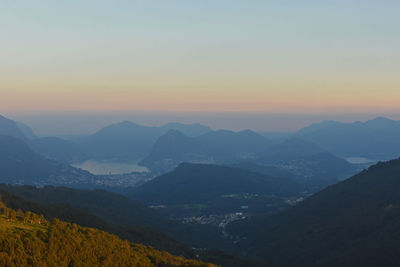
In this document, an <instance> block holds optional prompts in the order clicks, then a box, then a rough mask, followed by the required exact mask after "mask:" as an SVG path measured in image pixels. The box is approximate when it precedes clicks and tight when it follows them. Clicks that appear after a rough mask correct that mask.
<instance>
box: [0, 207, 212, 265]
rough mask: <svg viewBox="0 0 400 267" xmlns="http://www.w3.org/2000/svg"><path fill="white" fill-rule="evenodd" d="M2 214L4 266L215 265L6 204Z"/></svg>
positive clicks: (0, 231) (0, 259)
mask: <svg viewBox="0 0 400 267" xmlns="http://www.w3.org/2000/svg"><path fill="white" fill-rule="evenodd" d="M0 212H1V215H0V266H7V267H14V266H15V267H17V266H18V267H19V266H43V267H52V266H54V267H56V266H57V267H58V266H65V267H70V266H143V267H153V266H157V267H161V266H162V267H173V266H204V267H213V266H215V265H213V264H208V263H203V262H199V261H196V260H188V259H185V258H183V257H180V256H173V255H171V254H169V253H167V252H161V251H158V250H155V249H153V248H152V247H148V246H144V245H139V244H135V243H130V242H128V241H123V240H121V239H119V238H118V237H116V236H114V235H112V234H109V233H106V232H103V231H100V230H98V229H94V228H87V227H81V226H79V225H77V224H74V223H66V222H63V221H60V220H59V219H53V220H52V222H48V221H46V220H45V219H44V218H43V216H41V215H37V214H35V213H32V212H22V211H14V210H12V209H9V208H8V207H6V206H5V205H4V204H3V203H2V202H0Z"/></svg>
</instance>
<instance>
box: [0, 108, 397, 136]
mask: <svg viewBox="0 0 400 267" xmlns="http://www.w3.org/2000/svg"><path fill="white" fill-rule="evenodd" d="M3 115H6V116H7V117H9V118H11V119H14V120H18V121H21V122H24V123H27V124H28V125H30V126H31V127H32V128H33V130H34V131H35V132H36V133H37V134H39V135H42V136H43V135H65V134H90V133H94V132H96V131H97V130H99V129H100V128H102V127H104V126H106V125H109V124H112V123H116V122H120V121H124V120H130V121H133V122H136V123H139V124H143V125H151V126H159V125H162V124H165V123H168V122H182V123H202V124H205V125H207V126H210V127H212V128H214V129H231V130H242V129H253V130H256V131H295V130H298V129H300V128H302V127H304V126H307V125H309V124H311V123H314V122H320V121H323V120H338V121H343V122H353V121H357V120H362V121H364V120H369V119H373V118H375V117H377V116H385V117H388V118H391V119H395V120H400V112H399V113H392V114H384V113H373V114H370V113H323V112H321V113H312V114H310V113H308V114H307V113H280V114H279V113H222V112H220V113H212V112H208V113H207V112H156V111H154V112H149V111H147V112H144V111H142V112H138V111H136V112H133V111H132V112H122V111H120V112H106V111H99V112H43V113H35V112H30V113H21V112H19V113H4V114H3Z"/></svg>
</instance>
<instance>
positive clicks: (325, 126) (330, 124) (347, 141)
mask: <svg viewBox="0 0 400 267" xmlns="http://www.w3.org/2000/svg"><path fill="white" fill-rule="evenodd" d="M399 135H400V122H399V121H394V120H390V119H387V118H383V117H377V118H375V119H373V120H368V121H366V122H360V121H358V122H354V123H342V122H337V121H324V122H321V123H315V124H312V125H310V126H308V127H305V128H303V129H301V130H300V131H298V132H297V133H296V134H295V136H296V137H298V138H301V139H303V140H308V141H311V142H313V143H315V144H317V145H319V146H320V147H322V148H324V149H326V150H327V151H329V152H331V153H334V154H336V155H338V156H340V157H365V158H368V159H372V160H379V159H386V160H387V159H391V158H395V157H398V156H400V152H399V151H400V140H399V138H398V136H399Z"/></svg>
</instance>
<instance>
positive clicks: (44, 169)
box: [0, 135, 94, 185]
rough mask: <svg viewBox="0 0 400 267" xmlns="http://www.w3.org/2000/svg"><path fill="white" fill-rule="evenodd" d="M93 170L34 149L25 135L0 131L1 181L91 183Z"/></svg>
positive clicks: (39, 183) (13, 182)
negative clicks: (46, 156)
mask: <svg viewBox="0 0 400 267" xmlns="http://www.w3.org/2000/svg"><path fill="white" fill-rule="evenodd" d="M93 179H94V176H93V175H91V174H90V173H88V172H86V171H83V170H80V169H77V168H73V167H71V166H69V165H67V164H63V163H60V162H57V161H54V160H50V159H47V158H45V157H43V156H41V155H38V154H37V153H35V152H33V151H32V150H31V149H30V147H29V146H28V145H27V144H26V143H24V142H23V141H22V140H21V139H18V138H15V137H11V136H5V135H0V182H2V183H11V184H16V183H18V184H20V183H22V184H37V185H43V184H69V185H70V184H88V183H93Z"/></svg>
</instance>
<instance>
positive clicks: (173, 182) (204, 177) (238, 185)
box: [131, 163, 299, 205]
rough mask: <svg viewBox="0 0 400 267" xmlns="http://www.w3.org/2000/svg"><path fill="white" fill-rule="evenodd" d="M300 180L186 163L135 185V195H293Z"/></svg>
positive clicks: (150, 198)
mask: <svg viewBox="0 0 400 267" xmlns="http://www.w3.org/2000/svg"><path fill="white" fill-rule="evenodd" d="M298 186H299V185H298V183H296V182H295V181H292V180H291V179H284V178H281V179H277V178H274V177H270V176H266V175H263V174H259V173H255V172H250V171H247V170H243V169H238V168H232V167H225V166H217V165H208V164H190V163H182V164H180V165H179V166H178V167H177V168H176V169H175V170H174V171H172V172H170V173H167V174H164V175H161V176H159V177H157V178H154V179H153V180H151V181H149V182H147V183H145V184H143V185H141V186H139V187H136V188H133V189H132V194H131V197H132V198H133V199H137V200H139V201H142V202H144V203H147V204H151V205H162V204H182V203H186V204H190V203H192V204H199V203H207V202H210V201H213V200H215V199H216V198H219V197H221V196H223V195H230V194H243V193H250V194H251V193H253V194H271V195H280V196H282V195H292V194H295V193H296V192H298V188H297V187H298Z"/></svg>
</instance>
